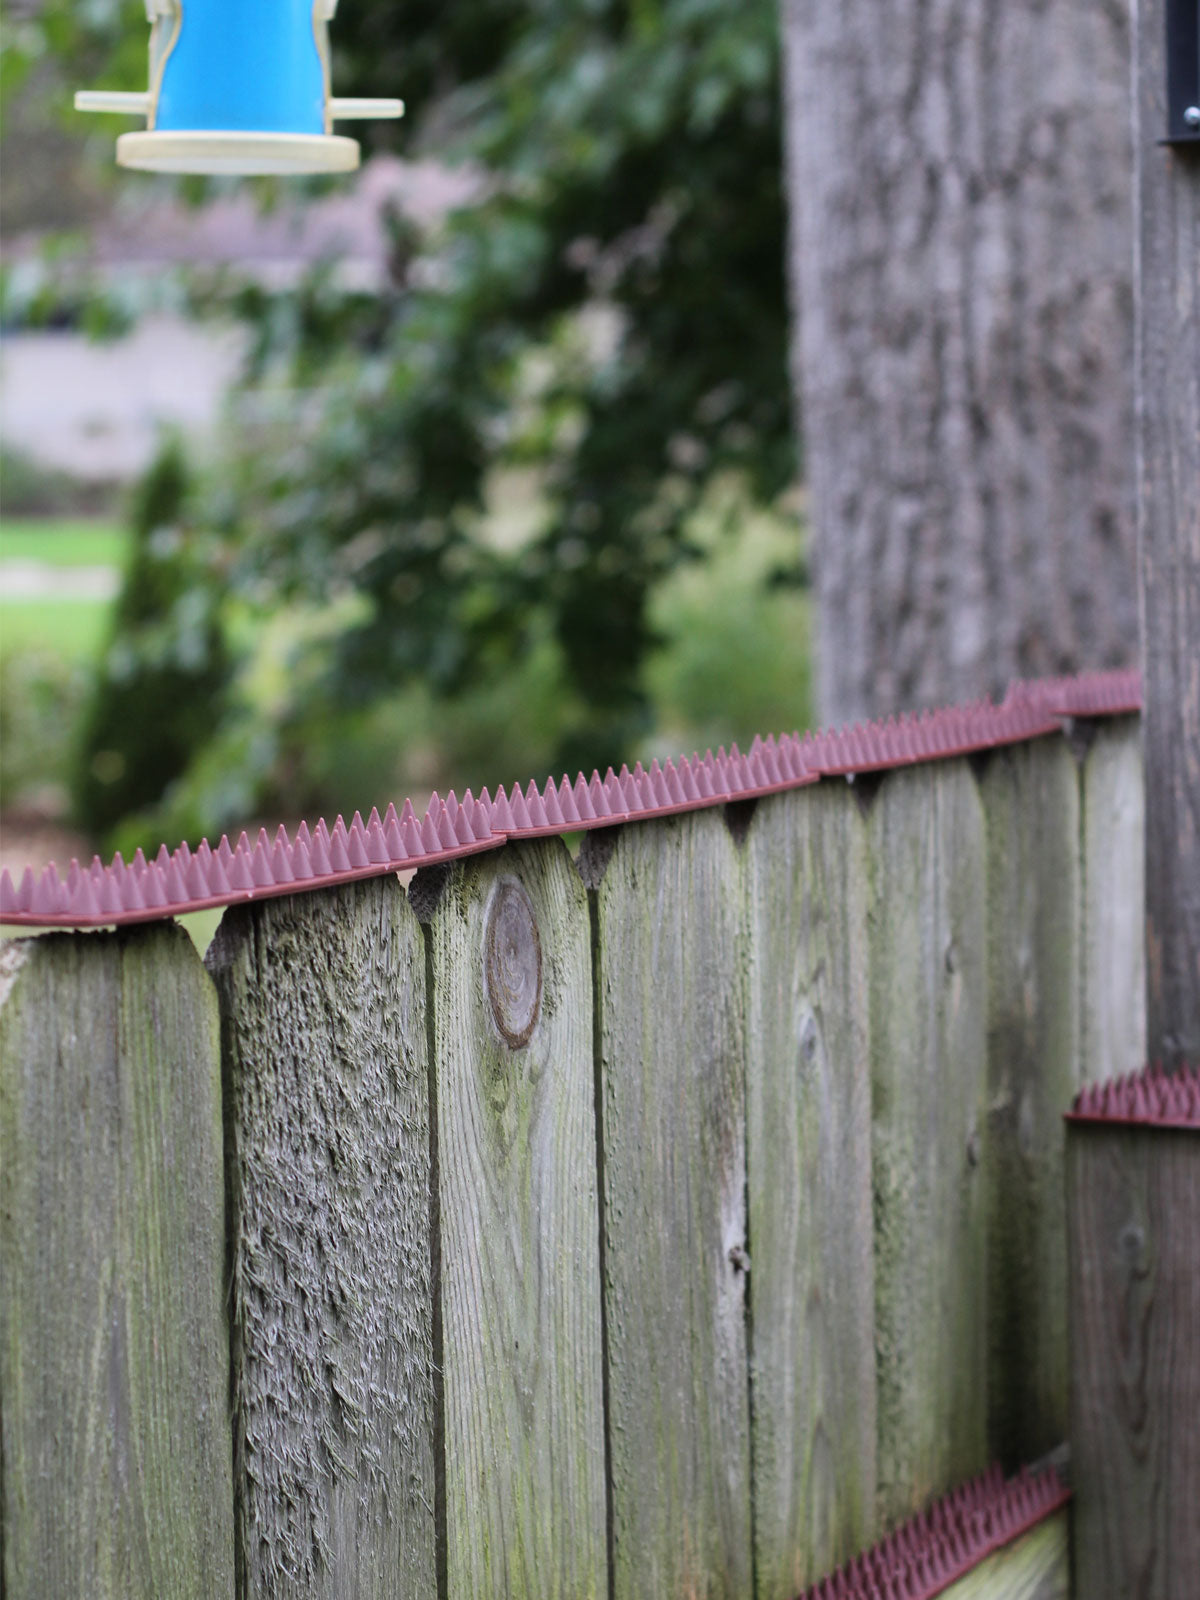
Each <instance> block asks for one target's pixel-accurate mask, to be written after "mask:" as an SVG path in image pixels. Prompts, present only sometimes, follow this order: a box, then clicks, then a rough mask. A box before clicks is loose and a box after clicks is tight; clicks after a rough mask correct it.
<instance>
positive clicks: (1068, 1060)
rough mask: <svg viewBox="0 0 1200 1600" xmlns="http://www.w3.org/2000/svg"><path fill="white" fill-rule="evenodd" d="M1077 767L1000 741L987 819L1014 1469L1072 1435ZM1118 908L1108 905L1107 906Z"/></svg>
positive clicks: (994, 1447)
mask: <svg viewBox="0 0 1200 1600" xmlns="http://www.w3.org/2000/svg"><path fill="white" fill-rule="evenodd" d="M1079 789H1080V774H1079V770H1078V767H1077V764H1076V761H1075V758H1074V756H1073V755H1072V754H1071V751H1070V749H1069V747H1068V745H1067V742H1066V740H1065V739H1063V738H1061V737H1058V736H1055V737H1052V738H1042V739H1037V740H1034V741H1031V742H1029V743H1026V744H1022V745H1015V746H1013V747H1012V748H1011V749H1007V750H996V751H994V752H992V754H991V755H990V757H989V758H988V760H987V763H986V767H985V770H984V772H983V776H982V779H981V782H980V793H981V796H982V798H983V805H984V812H985V816H986V819H987V914H988V941H987V946H988V959H987V966H988V1022H987V1027H988V1126H987V1163H986V1165H987V1176H986V1182H987V1186H988V1269H987V1270H988V1284H987V1299H988V1332H989V1339H990V1346H989V1359H988V1385H989V1396H988V1433H989V1441H990V1454H991V1455H992V1456H994V1457H995V1458H997V1459H999V1460H1000V1461H1002V1462H1003V1464H1004V1466H1005V1467H1006V1469H1007V1470H1009V1471H1013V1470H1015V1469H1016V1468H1017V1467H1018V1466H1020V1465H1022V1463H1024V1462H1028V1461H1034V1460H1036V1459H1037V1458H1038V1457H1040V1456H1043V1455H1045V1454H1046V1453H1047V1452H1048V1451H1050V1450H1052V1449H1053V1448H1054V1447H1055V1446H1056V1445H1058V1444H1060V1443H1061V1442H1062V1441H1063V1439H1065V1438H1066V1435H1067V1298H1066V1251H1067V1246H1066V1233H1065V1213H1064V1208H1063V1167H1062V1162H1063V1125H1062V1112H1063V1110H1064V1108H1065V1107H1066V1106H1068V1105H1069V1104H1070V1102H1071V1097H1072V1096H1073V1094H1074V1092H1075V1090H1076V1088H1077V1087H1078V1085H1077V1082H1076V1073H1077V1072H1078V1070H1079V1016H1080V984H1079V957H1080V951H1079V946H1080V926H1079V924H1080V902H1081V895H1080V861H1079V803H1080V802H1079ZM1107 909H1108V910H1109V911H1110V912H1111V907H1109V908H1107Z"/></svg>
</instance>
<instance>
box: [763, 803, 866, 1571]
mask: <svg viewBox="0 0 1200 1600" xmlns="http://www.w3.org/2000/svg"><path fill="white" fill-rule="evenodd" d="M867 889H868V875H867V853H866V830H865V825H864V823H863V819H862V817H861V816H860V814H859V809H858V807H857V806H856V805H855V804H854V803H853V802H852V801H850V800H849V798H848V796H847V795H846V794H845V792H844V790H841V789H838V788H834V787H831V786H830V785H828V784H822V785H821V786H820V787H819V788H817V789H811V790H810V789H805V790H802V791H800V792H798V793H793V794H785V795H780V796H777V797H775V798H772V799H769V800H765V801H763V802H761V803H760V805H759V806H758V809H757V811H756V813H755V816H754V821H753V825H752V827H751V829H750V834H749V840H748V846H747V859H746V905H747V916H748V928H749V945H748V953H747V955H748V971H749V980H750V981H749V985H748V1007H749V1009H748V1020H747V1029H746V1043H747V1054H746V1102H747V1113H746V1117H747V1150H748V1154H747V1165H748V1197H749V1218H750V1251H751V1261H752V1270H751V1273H750V1285H749V1288H750V1305H751V1317H750V1329H751V1333H750V1339H751V1352H750V1359H751V1384H752V1388H751V1393H752V1447H753V1464H754V1538H755V1580H756V1593H757V1595H758V1596H759V1597H760V1600H793V1596H795V1595H796V1594H798V1593H799V1592H800V1590H801V1589H803V1588H804V1587H806V1586H807V1585H808V1584H810V1583H812V1582H814V1581H815V1580H816V1579H817V1578H818V1577H820V1576H821V1574H822V1573H824V1572H828V1571H831V1570H832V1569H833V1568H834V1567H836V1566H838V1565H840V1563H841V1562H842V1561H844V1560H846V1559H848V1558H849V1557H850V1556H852V1555H853V1554H855V1552H856V1551H858V1550H860V1549H862V1548H864V1547H865V1546H866V1545H868V1544H870V1543H871V1542H872V1539H873V1538H874V1536H875V1522H874V1515H875V1340H874V1325H875V1304H874V1265H873V1260H872V1250H871V1083H870V1066H869V1059H868V1053H867V1031H868V983H867V961H866V956H867V950H866V946H867V901H868V894H867Z"/></svg>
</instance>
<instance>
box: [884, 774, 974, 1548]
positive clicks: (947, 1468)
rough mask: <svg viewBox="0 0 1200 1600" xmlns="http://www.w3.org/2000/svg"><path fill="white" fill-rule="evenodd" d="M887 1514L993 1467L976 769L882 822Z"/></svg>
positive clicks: (916, 791)
mask: <svg viewBox="0 0 1200 1600" xmlns="http://www.w3.org/2000/svg"><path fill="white" fill-rule="evenodd" d="M868 836H869V842H870V870H871V879H872V890H871V910H870V919H871V920H870V963H871V977H870V982H871V1033H870V1049H871V1099H872V1130H871V1139H872V1156H871V1164H872V1174H873V1194H874V1208H875V1311H876V1321H875V1341H876V1343H875V1348H876V1372H877V1378H878V1395H877V1405H878V1416H879V1445H878V1472H879V1494H878V1515H879V1519H880V1523H881V1525H882V1526H887V1525H888V1524H889V1523H892V1522H897V1521H899V1520H901V1519H902V1518H903V1517H905V1516H908V1515H909V1514H910V1513H911V1512H914V1511H916V1510H918V1509H919V1508H920V1507H921V1506H922V1505H924V1504H925V1502H926V1501H928V1500H930V1499H932V1498H933V1496H935V1495H937V1494H940V1493H942V1492H943V1491H945V1490H947V1489H949V1488H950V1487H951V1486H952V1485H953V1484H955V1483H957V1482H959V1481H960V1480H962V1479H964V1478H968V1477H970V1476H972V1474H974V1473H977V1472H980V1471H982V1470H983V1468H984V1467H985V1466H986V1465H987V1387H988V1384H987V1210H986V1193H985V1182H984V1178H985V1167H984V1161H985V1153H986V1139H987V1134H986V1126H985V1121H986V1111H987V998H986V996H987V965H986V963H987V953H986V903H987V879H986V866H985V842H984V820H983V808H982V806H981V804H980V800H979V794H978V790H977V788H976V785H975V781H974V779H973V777H972V775H971V770H970V768H969V767H968V765H967V763H966V762H965V761H962V760H958V761H945V762H938V763H930V764H928V765H926V766H922V767H914V768H909V769H906V770H903V771H899V772H893V773H890V774H889V775H888V776H887V777H885V778H884V780H883V782H882V785H881V786H880V790H879V793H878V795H877V796H876V797H875V799H874V801H873V802H872V804H871V811H870V816H869V818H868Z"/></svg>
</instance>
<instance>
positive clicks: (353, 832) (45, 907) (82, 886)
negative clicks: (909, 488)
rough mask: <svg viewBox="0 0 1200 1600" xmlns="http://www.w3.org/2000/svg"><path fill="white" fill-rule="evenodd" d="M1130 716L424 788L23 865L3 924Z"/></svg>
mask: <svg viewBox="0 0 1200 1600" xmlns="http://www.w3.org/2000/svg"><path fill="white" fill-rule="evenodd" d="M1140 709H1141V678H1140V674H1139V673H1138V672H1136V671H1132V670H1131V671H1123V672H1104V673H1087V674H1084V675H1082V676H1079V677H1075V678H1045V679H1032V680H1023V681H1020V682H1015V683H1013V684H1012V685H1011V686H1010V688H1009V690H1008V693H1007V694H1006V695H1005V697H1004V700H1003V701H1002V702H1001V704H1000V705H994V704H993V703H992V702H991V701H990V700H980V701H976V702H974V703H972V704H970V705H965V706H949V707H944V708H940V709H938V710H934V711H924V712H919V713H910V714H905V715H902V716H899V717H888V718H887V719H886V720H881V721H877V722H869V723H859V724H856V725H854V726H852V727H848V728H841V729H836V730H823V731H820V732H817V733H815V734H814V733H806V734H804V735H803V736H801V735H800V734H799V733H790V734H781V735H780V736H779V737H778V738H776V737H775V736H774V735H769V736H768V737H766V738H761V737H756V738H755V740H754V742H753V744H752V745H751V747H750V750H749V752H748V753H746V754H742V753H741V751H739V749H738V747H737V745H736V744H734V745H731V746H730V749H729V751H728V753H726V751H725V748H724V746H722V747H721V749H720V750H718V752H717V754H716V755H715V756H714V755H713V753H712V751H711V750H709V751H706V752H705V754H704V755H703V756H700V755H697V754H693V755H692V756H691V757H690V759H689V758H688V757H680V759H679V761H678V762H675V761H667V762H666V763H665V764H663V765H661V766H660V764H659V762H658V761H657V760H655V761H652V762H651V764H650V768H649V770H646V769H645V768H643V766H642V764H641V762H638V763H637V764H636V766H635V767H634V769H633V771H632V772H631V771H630V770H629V768H628V767H627V766H622V768H621V770H620V772H619V773H614V771H613V769H612V768H611V767H610V768H609V769H608V772H607V774H606V775H605V776H604V778H601V777H600V774H599V773H598V772H593V773H592V776H591V778H590V780H589V779H588V778H586V777H585V776H584V775H583V773H580V774H579V775H578V776H577V777H576V778H575V780H574V782H572V781H571V780H570V779H569V778H568V777H563V778H562V779H561V780H560V781H558V782H557V783H556V782H555V780H554V779H553V778H548V779H547V780H546V783H545V785H544V786H543V788H542V789H541V790H539V789H538V788H537V785H536V784H535V783H533V782H532V780H531V781H530V782H529V784H528V785H527V786H526V788H525V789H524V790H522V789H521V787H520V785H516V784H514V785H513V787H512V789H511V790H510V791H509V792H507V793H506V791H505V789H504V787H503V786H501V787H500V788H498V789H497V790H496V794H495V797H494V798H493V797H492V796H491V795H490V794H489V793H488V791H487V789H483V790H482V791H481V793H480V794H479V795H478V797H476V796H474V795H472V793H471V791H470V790H469V789H468V790H467V791H466V793H465V794H464V796H463V798H462V800H461V801H460V800H459V799H457V797H456V796H455V794H454V791H453V790H451V791H450V793H449V795H447V797H446V798H445V799H444V800H443V799H442V798H441V797H440V796H439V795H438V794H437V792H436V791H435V792H434V794H433V797H432V799H431V800H430V803H429V806H428V808H427V809H426V812H425V814H424V816H423V817H422V818H421V819H419V820H418V818H417V815H416V812H415V811H414V809H413V806H412V802H411V801H410V800H406V801H405V802H404V805H403V807H402V809H401V810H400V811H399V812H397V811H396V808H395V806H389V807H388V808H387V811H386V812H385V814H384V815H383V816H382V817H381V816H380V815H379V813H378V811H376V810H372V812H371V814H370V816H369V817H368V818H367V820H366V821H365V822H364V821H363V819H362V817H361V815H360V814H359V813H358V812H357V811H356V812H355V813H354V816H353V818H352V820H351V822H350V823H349V825H347V824H346V823H345V822H344V821H343V819H342V818H341V817H340V816H339V817H338V818H337V820H336V822H335V823H334V825H333V827H332V828H329V827H327V826H326V823H325V821H324V819H323V818H322V819H321V821H319V822H318V823H317V825H316V827H315V828H312V829H311V830H310V829H309V827H308V825H307V824H306V823H301V824H300V826H299V828H298V829H297V830H296V833H295V835H294V837H292V838H289V837H288V833H287V830H286V828H284V827H283V826H282V825H281V826H280V827H279V829H278V830H277V832H276V834H275V837H274V838H273V839H272V838H271V837H270V835H269V834H268V833H267V831H266V829H265V828H264V829H261V830H260V832H259V834H258V838H257V839H256V840H255V841H253V842H252V841H251V840H250V839H249V837H248V836H247V835H246V834H245V833H243V834H242V835H241V837H240V838H239V839H238V841H237V843H236V844H235V845H231V844H230V843H229V840H228V838H226V837H222V839H221V841H220V843H219V844H218V845H217V847H216V848H215V849H213V848H212V847H210V845H209V844H208V841H207V840H201V842H200V844H199V845H198V846H197V848H196V849H195V850H194V851H193V850H192V849H190V847H189V846H188V845H187V844H186V843H185V844H181V845H179V846H178V847H177V848H176V849H175V850H174V851H168V849H167V847H166V845H162V846H161V847H160V849H159V851H158V854H157V855H156V856H155V857H154V859H153V860H150V861H147V860H146V858H145V856H144V855H143V853H142V852H141V850H139V851H138V852H137V853H136V855H135V856H134V858H133V860H132V861H129V862H126V861H124V860H123V859H122V857H121V855H120V854H119V853H118V854H117V855H116V856H114V857H113V859H112V861H111V862H109V863H108V864H107V865H106V864H105V863H104V862H102V861H101V860H100V857H99V856H96V857H94V858H93V860H92V862H91V864H90V866H81V865H80V864H79V862H77V861H72V862H71V864H70V866H69V868H68V869H67V871H66V872H65V873H60V872H59V870H58V868H57V866H56V865H55V864H54V863H53V862H52V863H51V864H50V865H49V866H48V867H46V868H44V869H43V870H42V871H41V872H40V873H35V872H34V869H33V868H32V867H27V868H26V869H25V872H24V874H23V875H22V877H21V879H20V881H19V882H18V883H14V882H13V879H12V876H11V874H10V873H9V872H7V871H5V872H4V873H3V874H0V923H4V924H9V925H13V926H21V925H25V926H38V927H47V926H49V927H67V928H88V927H107V926H112V925H113V924H119V923H129V922H149V921H155V920H161V919H165V918H168V917H173V916H176V915H179V914H181V913H184V912H189V911H202V910H207V909H209V908H212V907H217V906H227V905H235V904H239V903H241V902H243V901H249V900H264V899H268V898H270V897H271V896H273V895H283V894H296V893H299V892H302V891H307V890H310V889H320V888H324V887H326V886H327V885H330V884H335V883H346V882H350V881H352V880H353V879H356V878H367V877H376V876H382V875H383V874H385V873H388V872H403V871H406V870H410V869H412V868H416V867H425V866H431V865H433V864H434V863H436V862H443V861H451V860H455V859H457V858H458V857H460V856H467V855H472V854H475V853H477V852H478V851H481V850H493V849H498V848H499V847H500V846H501V845H503V844H505V843H506V842H507V841H508V840H509V839H527V838H537V837H541V836H545V835H551V834H561V833H572V832H575V831H577V830H579V829H584V828H600V827H610V826H613V825H615V824H617V823H624V822H633V821H640V820H644V819H648V818H650V817H663V816H670V815H673V814H675V813H677V812H682V811H691V810H695V809H698V808H700V807H704V806H714V805H723V804H726V803H727V802H729V801H735V800H753V799H758V798H760V797H762V796H764V795H768V794H775V793H778V792H779V791H781V790H785V789H794V788H799V787H801V786H802V785H804V784H809V783H816V782H818V781H819V780H820V779H821V778H830V777H847V776H852V775H854V774H856V773H860V772H881V771H887V770H889V769H891V768H895V767H902V766H911V765H915V764H919V763H922V762H926V761H937V760H943V759H946V758H947V757H950V756H958V755H967V754H971V753H973V752H977V751H982V750H989V749H995V748H998V747H999V746H1002V745H1011V744H1019V743H1023V742H1024V741H1026V740H1028V739H1034V738H1038V737H1040V736H1042V735H1044V734H1049V733H1055V732H1057V731H1058V730H1059V729H1060V728H1061V727H1062V725H1063V723H1064V722H1066V721H1069V720H1071V719H1073V718H1086V717H1097V716H1115V715H1119V714H1122V713H1126V712H1136V711H1139V710H1140Z"/></svg>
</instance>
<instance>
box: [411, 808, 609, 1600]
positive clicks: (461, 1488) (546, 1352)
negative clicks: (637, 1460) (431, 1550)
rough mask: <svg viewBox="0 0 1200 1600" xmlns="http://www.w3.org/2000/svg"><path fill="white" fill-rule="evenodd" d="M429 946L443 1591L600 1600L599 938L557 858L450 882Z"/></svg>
mask: <svg viewBox="0 0 1200 1600" xmlns="http://www.w3.org/2000/svg"><path fill="white" fill-rule="evenodd" d="M428 938H429V948H430V972H431V977H432V983H433V1003H434V1022H433V1025H434V1039H435V1047H434V1048H435V1055H436V1070H437V1128H438V1165H439V1193H440V1201H441V1304H442V1326H443V1336H442V1339H443V1368H444V1391H445V1419H446V1420H445V1452H446V1521H447V1580H448V1589H447V1592H448V1594H449V1596H450V1600H473V1597H474V1596H476V1595H478V1596H487V1597H488V1600H491V1597H499V1596H514V1597H518V1596H520V1597H525V1596H543V1597H545V1600H556V1597H557V1596H560V1595H570V1596H572V1597H574V1596H579V1597H581V1600H584V1597H589V1596H594V1597H603V1596H605V1595H606V1594H607V1585H608V1579H607V1564H606V1561H607V1558H606V1548H605V1484H604V1409H603V1407H604V1400H603V1358H602V1349H601V1306H600V1265H599V1240H600V1222H599V1202H598V1197H597V1172H596V1132H595V1081H594V1069H593V1057H592V980H591V951H590V940H591V932H590V924H589V918H588V907H587V896H586V892H585V890H584V888H583V885H582V884H581V883H580V881H579V876H578V874H577V873H576V871H575V869H574V866H573V865H572V862H571V859H570V856H569V854H568V853H567V851H566V849H565V847H564V846H563V844H562V841H561V840H559V839H545V840H539V841H538V842H537V843H536V844H527V845H518V846H513V845H510V846H508V847H507V848H506V849H505V850H503V851H502V852H499V853H498V854H496V855H494V856H488V857H487V858H486V859H483V860H480V861H475V862H469V863H466V864H464V865H462V866H457V867H455V868H454V869H453V870H452V871H451V872H450V874H449V877H448V879H447V882H446V886H445V888H444V890H443V892H442V895H441V898H440V900H439V902H438V904H437V907H436V909H435V910H434V912H433V914H432V917H431V920H430V922H429V927H428Z"/></svg>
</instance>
